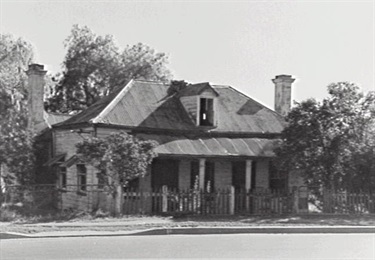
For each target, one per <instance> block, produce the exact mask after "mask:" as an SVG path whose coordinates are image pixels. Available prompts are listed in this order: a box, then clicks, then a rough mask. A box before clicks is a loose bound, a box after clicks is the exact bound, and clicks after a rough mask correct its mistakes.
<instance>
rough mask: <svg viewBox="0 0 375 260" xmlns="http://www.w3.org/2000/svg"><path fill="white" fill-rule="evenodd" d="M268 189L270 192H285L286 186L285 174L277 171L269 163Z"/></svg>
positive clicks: (273, 165)
mask: <svg viewBox="0 0 375 260" xmlns="http://www.w3.org/2000/svg"><path fill="white" fill-rule="evenodd" d="M268 169H269V176H270V189H271V190H278V191H282V190H286V189H287V186H288V182H287V177H286V174H284V173H283V172H281V171H280V170H278V169H277V168H276V166H275V164H274V163H273V162H272V161H271V162H270V163H269V168H268Z"/></svg>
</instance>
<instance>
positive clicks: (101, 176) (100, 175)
mask: <svg viewBox="0 0 375 260" xmlns="http://www.w3.org/2000/svg"><path fill="white" fill-rule="evenodd" d="M96 177H97V178H98V189H103V188H104V185H105V184H106V178H107V176H106V171H105V170H101V171H100V172H98V173H96Z"/></svg>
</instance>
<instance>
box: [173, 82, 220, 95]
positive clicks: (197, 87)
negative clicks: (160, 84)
mask: <svg viewBox="0 0 375 260" xmlns="http://www.w3.org/2000/svg"><path fill="white" fill-rule="evenodd" d="M205 90H209V91H211V92H212V93H214V95H215V96H219V94H218V93H217V92H216V91H215V89H213V88H212V87H211V85H210V83H208V82H204V83H198V84H192V85H188V86H187V87H185V88H183V89H182V90H181V91H180V92H179V93H178V96H180V97H184V96H198V95H200V94H202V93H203V92H204V91H205Z"/></svg>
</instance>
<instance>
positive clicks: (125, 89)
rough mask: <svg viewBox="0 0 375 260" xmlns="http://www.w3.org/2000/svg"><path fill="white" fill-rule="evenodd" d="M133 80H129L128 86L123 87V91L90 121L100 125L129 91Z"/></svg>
mask: <svg viewBox="0 0 375 260" xmlns="http://www.w3.org/2000/svg"><path fill="white" fill-rule="evenodd" d="M133 83H134V80H133V79H131V80H130V81H129V82H128V84H126V85H125V87H123V89H122V90H121V91H120V92H119V93H118V94H117V95H116V96H115V97H114V98H113V99H112V100H111V101H110V102H109V103H108V104H107V105H106V106H105V107H104V109H103V110H102V111H101V112H100V113H99V115H97V116H96V117H94V118H92V119H90V121H91V122H92V123H93V124H95V123H100V121H101V120H102V119H103V118H104V117H105V116H106V115H107V114H108V113H109V112H111V111H112V109H113V108H114V107H115V106H116V105H117V103H118V102H119V101H120V100H121V99H122V98H123V97H124V96H125V94H126V93H127V92H128V91H129V89H130V88H131V86H132V85H133Z"/></svg>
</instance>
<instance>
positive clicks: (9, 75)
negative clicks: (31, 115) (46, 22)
mask: <svg viewBox="0 0 375 260" xmlns="http://www.w3.org/2000/svg"><path fill="white" fill-rule="evenodd" d="M33 60H34V48H33V46H32V45H31V44H30V43H28V42H27V41H25V40H23V39H22V38H15V37H14V36H12V35H9V34H0V122H1V123H0V166H1V168H0V174H2V176H1V177H3V180H4V181H5V183H8V184H11V183H18V184H30V183H33V182H34V181H35V179H34V173H33V170H34V164H35V154H34V148H35V147H34V145H35V144H34V137H33V134H32V133H30V132H29V131H28V130H27V119H28V109H27V96H28V95H27V86H26V80H27V76H26V73H25V71H26V70H27V68H28V65H29V64H30V63H32V62H33ZM3 171H8V172H12V173H13V174H12V175H3ZM0 192H1V191H0Z"/></svg>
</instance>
